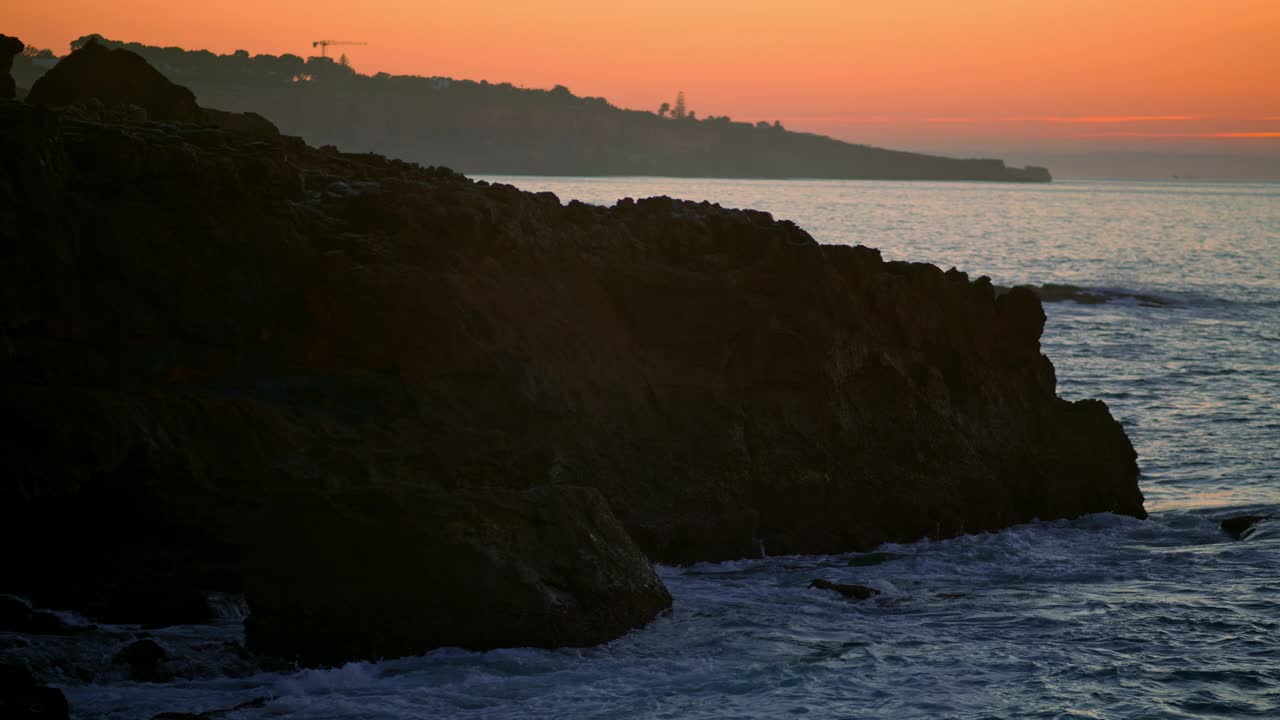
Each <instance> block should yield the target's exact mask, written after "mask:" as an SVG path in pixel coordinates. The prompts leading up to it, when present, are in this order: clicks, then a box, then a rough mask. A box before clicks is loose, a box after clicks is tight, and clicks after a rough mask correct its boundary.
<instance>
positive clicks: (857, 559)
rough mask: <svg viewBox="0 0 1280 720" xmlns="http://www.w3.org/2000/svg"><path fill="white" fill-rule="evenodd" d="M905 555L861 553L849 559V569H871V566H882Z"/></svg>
mask: <svg viewBox="0 0 1280 720" xmlns="http://www.w3.org/2000/svg"><path fill="white" fill-rule="evenodd" d="M904 557H906V555H900V554H898V553H890V552H869V553H861V554H859V555H855V556H853V557H851V558H849V566H850V567H871V566H873V565H882V564H884V563H887V562H889V561H890V560H898V559H900V558H904Z"/></svg>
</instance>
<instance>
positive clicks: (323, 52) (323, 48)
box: [311, 40, 369, 57]
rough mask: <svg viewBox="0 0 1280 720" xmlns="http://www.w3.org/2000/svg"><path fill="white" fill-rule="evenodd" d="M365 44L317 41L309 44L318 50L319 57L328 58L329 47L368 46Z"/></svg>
mask: <svg viewBox="0 0 1280 720" xmlns="http://www.w3.org/2000/svg"><path fill="white" fill-rule="evenodd" d="M368 44H369V43H367V42H352V41H350V40H317V41H315V42H313V43H311V47H313V48H316V47H318V48H320V57H329V54H328V52H329V46H330V45H368Z"/></svg>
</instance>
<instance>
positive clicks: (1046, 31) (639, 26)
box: [0, 0, 1280, 154]
mask: <svg viewBox="0 0 1280 720" xmlns="http://www.w3.org/2000/svg"><path fill="white" fill-rule="evenodd" d="M9 5H10V7H9V8H7V9H6V11H5V12H4V18H3V19H2V20H0V22H2V23H3V27H2V28H0V31H2V32H6V33H8V34H16V35H18V36H19V37H20V38H22V39H23V40H24V41H26V42H27V43H29V44H33V45H37V46H41V47H51V48H53V49H55V50H56V51H58V52H59V53H63V52H65V51H66V46H67V43H68V42H69V41H70V40H72V39H74V38H76V37H78V36H80V35H83V34H87V33H92V32H97V33H100V34H102V35H104V36H106V37H109V38H112V39H118V40H133V41H138V42H144V43H148V44H155V45H179V46H182V47H187V48H207V49H210V50H213V51H215V52H230V51H232V50H235V49H238V48H244V49H247V50H249V51H250V52H252V53H260V52H263V53H272V54H280V53H285V52H292V53H295V54H299V55H307V54H310V53H311V52H312V51H311V46H310V41H312V40H317V39H321V38H330V39H340V40H363V41H367V42H368V43H369V45H368V46H367V47H353V48H347V49H346V50H347V52H348V54H349V56H350V58H351V62H352V64H353V65H355V67H356V68H357V69H358V70H360V71H361V72H367V73H372V72H376V71H379V70H384V71H388V72H393V73H414V74H423V75H444V76H450V77H460V78H470V79H474V80H480V79H486V80H490V81H493V82H500V81H509V82H513V83H515V84H517V85H524V86H529V87H550V86H552V85H555V84H563V85H567V86H569V88H570V89H572V90H573V91H574V92H575V93H577V94H580V95H602V96H604V97H607V98H609V100H610V101H612V102H613V103H614V104H616V105H620V106H623V107H629V108H642V109H656V108H657V106H658V105H659V104H660V103H661V102H663V101H664V100H673V99H674V96H675V93H676V91H677V90H680V89H683V90H684V91H685V95H686V96H687V97H688V101H689V105H690V107H692V108H693V109H694V110H696V111H697V112H698V113H699V114H700V115H706V114H714V115H730V116H732V117H733V118H734V119H740V120H752V121H756V120H773V119H781V120H782V121H783V123H784V124H785V125H787V127H789V128H792V129H800V130H811V131H815V132H821V133H824V134H830V135H834V136H837V137H840V138H843V139H848V140H853V141H859V142H867V143H872V144H880V145H888V146H891V147H903V148H909V149H926V150H942V151H946V150H951V151H962V150H992V151H998V150H1009V149H1096V148H1104V147H1106V148H1110V147H1127V148H1139V149H1143V148H1151V149H1156V148H1159V149H1193V150H1205V149H1211V150H1224V151H1231V152H1241V153H1262V152H1266V153H1269V154H1270V153H1280V0H1158V1H1157V0H1074V1H1070V2H1052V1H1050V0H969V1H967V2H960V1H950V2H948V1H944V0H893V1H891V2H861V1H858V0H792V1H791V2H784V1H780V0H770V1H769V2H757V1H756V0H647V1H645V2H640V3H626V2H617V1H616V0H615V1H613V2H600V1H598V0H597V1H594V2H588V1H586V0H513V1H510V2H483V1H470V2H459V1H458V0H450V1H448V2H436V1H434V0H343V1H342V2H336V1H332V0H309V1H305V2H304V1H301V0H218V1H217V2H208V3H201V4H200V6H199V7H202V8H205V9H193V8H195V7H197V6H196V4H195V3H185V2H176V1H175V0H38V1H37V0H27V1H26V2H22V0H15V2H14V3H11V4H9Z"/></svg>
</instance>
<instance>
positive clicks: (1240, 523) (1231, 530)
mask: <svg viewBox="0 0 1280 720" xmlns="http://www.w3.org/2000/svg"><path fill="white" fill-rule="evenodd" d="M1270 519H1271V516H1270V515H1237V516H1235V517H1230V518H1227V519H1226V520H1223V521H1222V522H1221V523H1220V524H1219V527H1221V528H1222V532H1224V533H1226V534H1227V535H1229V536H1231V539H1232V540H1244V539H1245V538H1247V537H1248V536H1249V534H1250V532H1249V531H1250V530H1252V529H1253V526H1255V525H1257V524H1258V523H1260V522H1262V521H1263V520H1270Z"/></svg>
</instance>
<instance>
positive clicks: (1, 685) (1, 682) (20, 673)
mask: <svg viewBox="0 0 1280 720" xmlns="http://www.w3.org/2000/svg"><path fill="white" fill-rule="evenodd" d="M69 713H70V711H69V709H68V707H67V698H66V696H64V695H63V694H62V691H61V690H58V689H56V688H50V687H42V686H40V685H38V684H36V681H35V679H34V678H32V677H31V672H30V671H29V670H27V669H26V668H25V667H23V666H21V665H12V664H7V663H5V664H0V718H4V720H66V719H67V718H68V717H69Z"/></svg>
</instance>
